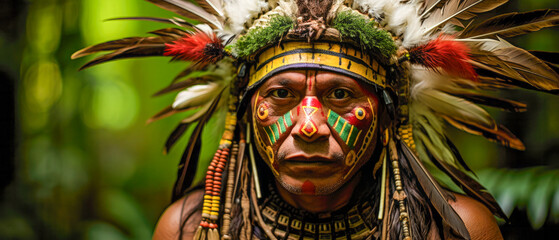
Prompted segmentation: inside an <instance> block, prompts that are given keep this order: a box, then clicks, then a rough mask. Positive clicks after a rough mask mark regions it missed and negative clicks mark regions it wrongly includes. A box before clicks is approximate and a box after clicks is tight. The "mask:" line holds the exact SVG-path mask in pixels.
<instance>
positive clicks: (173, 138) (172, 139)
mask: <svg viewBox="0 0 559 240" xmlns="http://www.w3.org/2000/svg"><path fill="white" fill-rule="evenodd" d="M189 126H190V124H189V123H180V124H179V125H178V126H177V127H176V128H175V130H173V132H171V134H169V137H167V141H165V147H164V148H163V153H164V154H167V153H168V152H169V150H171V147H173V145H175V143H176V142H177V141H178V140H179V139H180V137H181V136H182V135H183V134H184V132H186V130H187V129H188V127H189Z"/></svg>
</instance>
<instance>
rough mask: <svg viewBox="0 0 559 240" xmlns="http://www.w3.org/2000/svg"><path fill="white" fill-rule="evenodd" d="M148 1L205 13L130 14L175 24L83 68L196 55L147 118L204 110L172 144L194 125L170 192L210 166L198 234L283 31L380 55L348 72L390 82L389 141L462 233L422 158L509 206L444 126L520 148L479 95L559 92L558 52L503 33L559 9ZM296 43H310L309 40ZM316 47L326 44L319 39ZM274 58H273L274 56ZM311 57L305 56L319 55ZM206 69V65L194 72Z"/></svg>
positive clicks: (460, 0) (467, 2) (429, 1)
mask: <svg viewBox="0 0 559 240" xmlns="http://www.w3.org/2000/svg"><path fill="white" fill-rule="evenodd" d="M148 1H149V2H152V3H154V4H155V5H157V6H159V7H161V8H163V9H166V10H169V11H172V12H174V13H176V14H178V15H180V16H181V17H183V18H185V19H190V20H194V21H197V22H199V24H196V25H195V24H192V23H191V22H192V21H186V20H185V19H182V18H170V19H162V18H147V17H138V18H124V19H137V20H149V21H155V22H161V23H167V24H169V28H163V29H160V30H156V31H153V32H151V33H152V34H153V35H154V36H150V37H130V38H124V39H119V40H115V41H110V42H106V43H102V44H98V45H95V46H91V47H88V48H85V49H83V50H80V51H78V52H76V53H75V54H74V55H72V58H79V57H83V56H86V55H89V54H93V53H98V52H105V51H107V52H108V53H106V54H104V55H101V56H99V57H97V58H95V59H93V60H91V61H89V62H88V63H87V64H85V65H84V66H83V67H82V69H84V68H87V67H91V66H94V65H96V64H100V63H103V62H107V61H111V60H116V59H122V58H132V57H145V56H169V57H172V60H182V61H189V62H192V64H190V65H188V67H187V68H186V69H185V70H184V71H182V72H181V73H180V74H179V75H178V76H176V77H175V79H173V81H171V84H170V85H169V86H168V87H166V88H164V89H162V90H161V91H159V92H157V94H156V95H160V94H164V93H169V92H175V91H178V92H179V93H178V94H177V97H176V99H175V101H174V102H173V103H172V104H171V105H170V106H168V107H167V108H165V109H163V110H162V111H161V112H159V113H157V114H156V115H155V116H154V117H152V118H151V119H150V120H149V121H153V120H157V119H160V118H163V117H166V116H169V115H172V114H177V113H181V112H183V111H187V110H194V109H196V110H197V112H196V113H195V114H192V115H189V116H187V117H186V118H184V119H183V120H182V121H181V122H180V123H179V125H178V126H177V127H176V128H175V130H173V131H172V133H171V135H170V136H169V138H168V140H167V142H166V143H165V151H167V150H169V149H170V148H171V147H172V146H173V145H174V143H175V142H176V141H177V140H178V139H179V138H180V137H181V136H182V135H183V134H184V133H185V132H186V130H187V129H188V128H189V127H191V126H193V127H194V130H193V132H192V134H191V135H190V141H189V143H188V144H187V146H186V148H185V151H184V153H183V156H182V158H181V161H180V163H179V171H178V178H177V181H176V183H175V189H174V192H173V200H176V199H178V198H179V197H180V196H182V194H183V193H184V191H185V190H186V189H187V188H189V187H190V186H191V185H192V181H193V179H194V173H195V172H196V171H195V169H196V168H197V166H198V165H206V166H207V165H210V166H209V168H208V173H207V176H206V180H205V183H206V185H205V186H206V194H205V199H204V201H205V202H204V210H203V213H204V214H203V218H204V220H203V222H202V224H201V228H203V229H206V230H207V231H202V232H200V234H204V236H200V235H198V237H200V238H204V237H205V236H208V237H210V236H213V237H212V238H215V237H216V236H217V237H219V234H218V233H217V230H216V229H217V223H218V219H219V218H220V216H218V214H219V213H220V211H219V207H220V206H223V202H220V199H221V198H220V196H221V195H222V194H229V195H231V194H233V195H235V193H231V192H230V190H225V191H223V192H227V193H222V189H224V188H225V187H224V186H222V184H221V182H222V179H221V176H222V172H224V171H226V170H227V169H225V168H226V166H227V167H229V168H230V169H233V170H234V171H237V173H236V174H235V176H237V178H238V175H239V173H238V172H239V171H238V170H235V169H240V167H239V166H237V167H235V166H232V167H231V165H233V163H229V164H227V161H228V159H233V156H234V155H243V154H244V146H245V143H244V140H243V138H240V137H235V136H234V135H235V133H239V132H240V131H239V130H235V126H237V124H236V120H237V115H236V111H242V108H244V107H243V106H244V104H245V103H244V102H245V101H246V99H248V98H249V97H250V94H251V93H252V90H254V89H255V88H256V87H258V86H259V83H260V82H262V81H264V80H265V79H266V78H267V76H270V75H271V74H274V73H275V72H277V71H281V70H282V69H283V68H281V66H276V67H277V69H276V68H274V69H271V70H270V71H268V72H262V71H260V69H263V68H259V67H262V66H264V64H267V62H265V61H264V58H265V57H266V56H267V55H266V54H268V53H267V51H266V49H271V48H274V47H276V46H278V43H280V42H286V43H288V42H292V41H295V42H297V41H298V42H302V43H304V42H306V43H313V42H321V41H327V42H330V43H332V42H333V43H339V44H343V45H344V46H345V44H349V45H350V46H353V47H354V48H355V50H353V51H355V53H357V52H364V53H366V54H365V55H367V56H372V59H369V60H367V61H369V62H366V61H363V59H364V58H363V59H357V60H355V62H359V61H362V62H365V63H364V64H363V67H362V68H361V69H357V70H355V71H352V72H346V74H349V75H351V76H355V77H356V78H357V79H362V80H363V81H366V82H367V83H370V84H372V85H374V86H376V87H378V88H379V89H381V90H382V99H383V100H384V103H385V104H386V106H387V109H388V111H389V112H390V114H391V115H392V117H393V120H394V122H393V124H392V126H394V129H393V131H394V135H395V141H397V142H400V143H401V144H390V146H391V147H390V148H391V149H393V151H395V152H400V153H403V154H402V155H403V156H404V160H405V161H408V162H409V165H410V166H411V167H412V170H413V171H414V174H415V175H416V176H417V177H418V179H419V182H420V184H421V186H422V188H423V190H424V191H425V192H426V193H427V195H428V196H429V198H430V200H431V203H432V205H433V206H434V208H435V209H436V210H437V212H438V213H439V214H440V215H441V216H442V218H443V219H444V220H445V222H447V223H449V225H450V226H451V227H452V228H453V229H454V230H455V231H456V232H457V233H459V234H460V235H462V236H463V237H467V236H468V233H467V230H466V229H465V228H464V226H463V223H462V221H461V220H460V219H459V217H458V215H457V214H456V213H455V212H454V211H453V210H452V209H451V208H450V207H449V205H448V203H447V201H446V199H447V195H445V193H444V190H442V189H441V188H440V186H439V185H438V183H437V182H436V181H435V180H433V177H432V176H431V175H430V173H429V172H428V171H427V170H426V168H425V167H424V163H428V164H429V165H431V164H433V165H434V166H436V167H437V168H439V169H440V170H442V171H443V172H444V173H446V174H447V175H448V176H449V177H450V178H451V179H452V180H453V181H454V182H455V183H456V184H457V185H458V186H459V187H461V188H462V190H464V192H465V193H466V194H467V195H469V196H471V197H473V198H475V199H477V200H478V201H480V202H482V203H483V204H485V205H486V206H487V207H488V208H489V209H490V210H491V211H492V212H493V213H494V214H495V215H497V216H499V217H501V218H506V216H505V214H504V213H503V212H502V210H501V209H500V208H499V206H498V205H497V203H496V202H495V200H494V199H493V197H492V196H491V195H490V194H489V193H487V191H486V190H485V189H484V188H483V187H482V186H481V185H480V184H479V183H477V181H475V180H474V179H472V178H471V177H470V176H469V175H468V174H466V172H468V171H470V169H469V168H468V166H467V165H466V163H465V161H464V160H463V159H462V158H461V157H460V155H459V153H458V152H457V150H456V148H455V147H454V145H453V144H452V142H451V141H450V140H449V138H448V137H447V135H446V133H445V130H444V128H445V125H446V123H448V124H450V125H452V126H454V127H456V128H458V129H461V130H463V131H466V132H468V133H471V134H475V135H480V136H483V137H485V138H487V139H489V140H491V141H495V142H498V143H500V144H502V145H504V146H507V147H511V148H515V149H520V150H522V149H524V145H523V144H522V142H521V141H520V140H519V139H518V138H516V137H515V136H514V135H513V134H512V133H511V132H510V131H508V130H507V129H506V128H505V127H504V126H502V125H500V124H498V123H497V122H496V121H495V120H494V119H493V118H492V117H491V116H490V115H489V114H488V113H487V112H486V111H485V110H484V109H483V108H481V107H480V105H485V106H490V107H496V108H499V109H503V110H507V111H514V112H519V111H524V110H525V107H526V106H525V105H524V104H523V103H520V102H516V101H513V100H509V99H503V98H499V97H494V96H492V95H490V94H489V93H491V92H492V91H494V90H499V89H508V88H527V89H532V90H537V91H542V92H548V93H552V94H558V93H559V74H558V73H559V72H558V68H557V65H556V64H555V63H556V59H558V58H559V55H558V54H557V53H548V52H546V53H543V52H534V51H526V50H524V49H521V48H518V47H516V46H513V45H512V44H510V43H508V42H507V41H505V40H504V39H503V38H506V37H513V36H517V35H521V34H526V33H529V32H532V31H537V30H539V29H541V28H544V27H551V26H556V25H558V24H559V10H536V11H531V12H525V13H508V14H503V15H500V16H496V17H493V18H490V19H487V20H485V21H480V20H478V19H475V17H476V15H477V14H480V13H484V12H487V11H490V10H493V9H495V8H496V7H498V6H500V5H502V4H504V3H505V2H506V1H507V0H442V1H441V0H424V1H422V0H412V1H393V0H353V1H352V0H349V1H343V0H333V1H310V0H307V1H305V0H297V1H295V0H276V1H262V0H196V1H195V2H196V4H195V3H192V2H190V1H187V0H148ZM471 20H473V21H471ZM319 45H320V44H319ZM294 48H301V49H305V47H302V45H294ZM316 48H319V47H314V46H313V49H316ZM340 49H341V48H340ZM348 49H349V48H348ZM282 51H283V46H282ZM285 51H287V50H285ZM309 51H314V50H309ZM324 51H326V50H324ZM340 51H342V50H340ZM347 51H349V50H347ZM276 52H277V51H276ZM274 54H277V53H274ZM282 54H284V55H288V54H289V52H282ZM267 57H269V58H268V60H269V61H272V60H273V57H274V56H273V54H272V56H267ZM270 59H272V60H270ZM340 59H341V58H340ZM358 60H359V61H358ZM308 61H309V62H305V64H307V65H308V66H314V67H317V66H318V65H316V66H315V65H312V64H313V62H312V60H308ZM348 61H350V63H351V61H354V60H352V59H350V60H348ZM340 63H341V60H340ZM369 63H370V64H369ZM291 64H300V63H297V62H293V63H291ZM307 65H305V66H307ZM282 66H283V65H282ZM286 66H287V65H286ZM320 66H323V65H322V64H321V65H320ZM327 67H329V68H327V69H328V70H332V71H336V69H339V68H338V67H337V66H335V64H333V65H331V66H327ZM265 69H268V68H265ZM348 69H349V67H348ZM361 70H363V71H361ZM369 70H371V71H369ZM197 71H204V72H207V74H203V75H195V74H191V73H194V72H197ZM190 76H196V77H190ZM247 96H249V97H247ZM220 108H227V109H229V113H228V114H227V116H226V126H227V127H226V130H225V133H224V137H223V140H222V142H221V144H220V150H218V152H217V153H216V155H215V157H214V159H213V160H211V162H209V163H207V162H206V163H204V164H200V163H199V161H198V160H199V149H200V146H201V144H202V143H201V137H200V136H201V135H202V131H203V128H204V126H205V124H206V123H207V122H208V120H209V119H210V118H211V116H212V114H213V113H215V112H217V111H218V109H220ZM239 116H240V117H242V114H240V115H239ZM239 119H241V118H239ZM194 124H195V126H194ZM237 135H239V134H237ZM241 135H243V134H241ZM230 155H231V157H230ZM395 158H398V156H395ZM239 159H242V157H240V158H239ZM400 161H402V160H400ZM237 164H241V163H239V162H237ZM229 168H228V169H229ZM237 180H238V179H233V180H232V181H233V182H235V181H237ZM228 181H229V180H228ZM229 184H230V182H228V186H229ZM223 185H225V183H224V184H223ZM234 189H236V188H234ZM228 191H229V192H228ZM226 199H228V198H227V196H226ZM226 201H227V200H226ZM226 204H227V203H225V205H226ZM230 204H231V203H230V202H229V205H230ZM225 215H227V214H225ZM224 218H225V219H227V216H225V217H224ZM208 229H209V230H208ZM222 230H223V229H222ZM224 232H226V231H224Z"/></svg>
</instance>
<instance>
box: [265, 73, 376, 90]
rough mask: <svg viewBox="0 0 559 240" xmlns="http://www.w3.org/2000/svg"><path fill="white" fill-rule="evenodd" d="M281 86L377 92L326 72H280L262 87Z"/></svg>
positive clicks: (347, 78)
mask: <svg viewBox="0 0 559 240" xmlns="http://www.w3.org/2000/svg"><path fill="white" fill-rule="evenodd" d="M276 84H277V85H281V86H286V87H292V88H300V87H303V86H307V87H308V85H312V84H315V87H316V88H318V89H320V88H324V87H327V88H331V87H347V88H359V89H360V90H362V91H364V92H368V93H371V94H375V91H374V90H373V89H372V88H371V87H369V86H368V85H367V84H364V83H362V82H360V81H359V80H357V79H354V78H352V77H349V76H346V75H343V74H340V73H336V72H331V71H324V70H313V69H309V70H289V71H283V72H280V73H278V74H276V75H274V76H272V77H270V78H269V79H268V80H266V81H265V82H264V83H263V84H262V86H261V87H267V86H269V85H276Z"/></svg>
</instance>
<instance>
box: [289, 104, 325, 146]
mask: <svg viewBox="0 0 559 240" xmlns="http://www.w3.org/2000/svg"><path fill="white" fill-rule="evenodd" d="M296 119H297V121H296V125H295V127H294V128H293V132H292V134H294V135H295V136H298V137H300V138H301V139H303V140H304V141H307V142H312V141H316V140H318V139H320V138H327V137H328V136H329V135H330V128H329V127H328V124H327V119H326V116H325V115H324V109H323V108H322V104H320V101H318V99H317V98H316V97H305V98H303V100H302V101H301V104H300V105H299V106H298V109H297V113H296Z"/></svg>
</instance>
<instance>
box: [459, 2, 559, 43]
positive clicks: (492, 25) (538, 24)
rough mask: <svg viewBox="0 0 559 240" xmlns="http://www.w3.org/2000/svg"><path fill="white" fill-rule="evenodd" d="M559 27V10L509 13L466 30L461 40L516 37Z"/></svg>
mask: <svg viewBox="0 0 559 240" xmlns="http://www.w3.org/2000/svg"><path fill="white" fill-rule="evenodd" d="M557 25H559V10H551V9H546V10H536V11H531V12H523V13H516V12H513V13H507V14H503V15H499V16H496V17H493V18H490V19H488V20H486V21H484V22H482V23H480V24H478V25H475V26H471V27H468V28H467V29H465V30H464V31H463V32H462V33H461V35H460V37H461V38H489V37H495V36H496V35H498V36H501V37H514V36H517V35H522V34H526V33H529V32H533V31H538V30H540V29H542V28H545V27H553V26H557Z"/></svg>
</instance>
